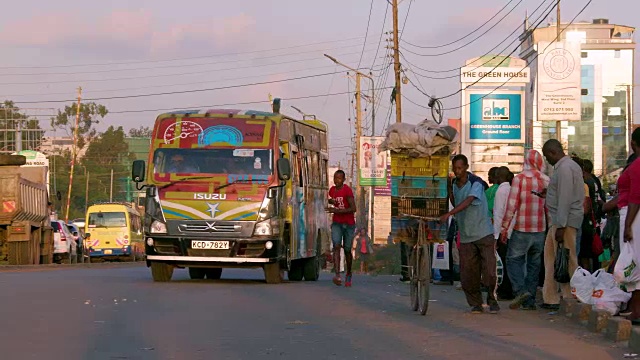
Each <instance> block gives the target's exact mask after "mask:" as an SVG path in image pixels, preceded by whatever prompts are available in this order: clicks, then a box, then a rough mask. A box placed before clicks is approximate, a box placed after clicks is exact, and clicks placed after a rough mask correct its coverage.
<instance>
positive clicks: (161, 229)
mask: <svg viewBox="0 0 640 360" xmlns="http://www.w3.org/2000/svg"><path fill="white" fill-rule="evenodd" d="M150 232H151V233H152V234H166V233H167V224H165V223H163V222H162V221H158V220H154V221H153V222H152V223H151V229H150Z"/></svg>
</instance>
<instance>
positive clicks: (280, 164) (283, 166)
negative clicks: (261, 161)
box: [276, 158, 291, 181]
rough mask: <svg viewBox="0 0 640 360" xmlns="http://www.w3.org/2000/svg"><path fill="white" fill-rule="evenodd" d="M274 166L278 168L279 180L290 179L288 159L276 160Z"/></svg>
mask: <svg viewBox="0 0 640 360" xmlns="http://www.w3.org/2000/svg"><path fill="white" fill-rule="evenodd" d="M276 166H277V168H278V178H279V179H280V180H283V181H287V180H289V179H291V164H290V163H289V159H286V158H280V159H278V161H277V162H276Z"/></svg>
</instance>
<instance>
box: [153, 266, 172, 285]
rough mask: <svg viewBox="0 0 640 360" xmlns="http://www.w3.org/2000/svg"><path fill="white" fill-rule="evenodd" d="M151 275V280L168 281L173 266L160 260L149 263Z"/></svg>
mask: <svg viewBox="0 0 640 360" xmlns="http://www.w3.org/2000/svg"><path fill="white" fill-rule="evenodd" d="M151 276H152V277H153V281H158V282H168V281H171V277H172V276H173V266H171V265H169V264H164V263H160V262H152V263H151Z"/></svg>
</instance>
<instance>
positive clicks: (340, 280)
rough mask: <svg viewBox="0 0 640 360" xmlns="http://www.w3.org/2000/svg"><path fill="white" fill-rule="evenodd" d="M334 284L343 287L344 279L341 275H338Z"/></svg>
mask: <svg viewBox="0 0 640 360" xmlns="http://www.w3.org/2000/svg"><path fill="white" fill-rule="evenodd" d="M333 283H334V284H336V285H337V286H342V278H341V277H340V275H336V276H334V277H333Z"/></svg>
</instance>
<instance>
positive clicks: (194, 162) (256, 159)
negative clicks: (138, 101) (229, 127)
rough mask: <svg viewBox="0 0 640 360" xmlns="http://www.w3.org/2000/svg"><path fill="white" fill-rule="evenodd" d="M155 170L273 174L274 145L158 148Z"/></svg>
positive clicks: (188, 172)
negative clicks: (227, 147)
mask: <svg viewBox="0 0 640 360" xmlns="http://www.w3.org/2000/svg"><path fill="white" fill-rule="evenodd" d="M153 166H154V173H165V174H166V173H171V174H241V175H271V174H272V171H273V152H272V150H271V149H244V148H236V149H169V148H163V149H158V150H156V151H155V152H154V155H153Z"/></svg>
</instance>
